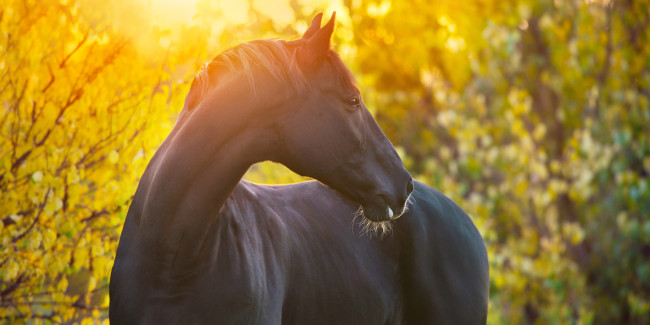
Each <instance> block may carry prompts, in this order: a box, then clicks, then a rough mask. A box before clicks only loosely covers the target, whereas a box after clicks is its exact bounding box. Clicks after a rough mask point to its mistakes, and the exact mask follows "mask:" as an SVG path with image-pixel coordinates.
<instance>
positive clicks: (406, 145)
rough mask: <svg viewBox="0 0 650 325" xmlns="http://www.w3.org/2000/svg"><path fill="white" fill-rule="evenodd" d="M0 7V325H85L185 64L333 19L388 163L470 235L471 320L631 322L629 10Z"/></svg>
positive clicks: (254, 3)
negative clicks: (395, 162)
mask: <svg viewBox="0 0 650 325" xmlns="http://www.w3.org/2000/svg"><path fill="white" fill-rule="evenodd" d="M0 3H2V5H1V6H0V105H2V106H1V107H0V112H1V114H0V323H40V322H44V323H73V322H80V323H83V324H92V323H99V322H107V308H108V304H109V300H108V290H107V288H108V279H109V274H110V269H111V267H112V263H113V258H114V255H115V249H116V246H117V242H118V238H119V234H120V231H121V227H122V224H123V221H124V217H125V215H126V211H127V209H128V206H129V203H130V200H131V197H132V195H133V193H134V192H135V188H136V186H137V183H138V178H139V176H140V175H141V174H142V172H143V170H144V168H145V166H146V164H147V162H148V160H149V159H150V158H151V157H152V155H153V153H154V152H155V150H156V148H157V146H158V145H159V144H160V143H161V142H162V140H163V139H164V138H165V136H166V135H167V133H168V132H169V131H170V129H171V127H172V125H173V123H174V121H175V118H176V117H177V115H178V112H179V111H180V110H181V108H182V106H183V101H184V98H185V95H186V93H187V91H188V88H189V84H190V82H191V80H192V78H193V76H194V74H195V73H196V72H197V71H198V70H199V69H200V67H201V66H202V65H203V64H204V63H206V62H207V61H209V60H211V59H212V57H214V56H215V55H216V54H218V53H219V52H220V51H222V50H224V49H226V48H228V47H231V46H234V45H236V44H239V43H241V42H243V41H247V40H251V39H259V38H281V39H294V38H298V37H300V35H301V33H302V32H304V31H305V30H306V28H307V26H308V24H309V23H310V22H311V18H312V17H313V16H314V14H315V13H316V12H319V11H324V12H325V17H326V18H327V17H329V15H330V14H331V12H332V11H333V10H336V11H337V27H336V30H335V36H334V41H333V43H334V48H335V49H336V51H337V52H339V53H340V54H341V56H342V58H343V60H344V61H345V63H346V64H347V65H348V67H350V69H351V70H352V72H353V74H354V75H355V76H356V77H357V81H358V84H359V87H360V88H361V90H362V94H363V97H364V100H365V102H366V104H367V106H368V107H369V108H370V109H371V111H372V113H373V114H374V116H375V117H376V119H377V121H378V123H379V124H380V126H381V127H382V129H383V130H384V132H385V133H386V135H387V136H388V138H389V139H390V140H391V141H392V142H393V144H394V145H395V146H396V147H397V148H398V152H399V153H400V155H401V156H402V159H403V160H404V162H405V165H406V167H407V168H408V169H409V171H411V173H412V174H414V176H415V177H416V178H418V179H419V180H421V181H423V182H426V183H428V184H430V185H432V186H434V187H437V188H438V189H440V190H441V191H442V192H443V193H445V194H446V195H448V196H450V197H451V198H453V199H454V200H455V201H456V202H458V203H459V205H460V206H461V207H463V209H465V211H467V213H468V214H469V215H470V216H471V217H472V219H473V220H474V222H475V223H476V224H477V226H478V228H479V229H480V231H481V233H482V234H483V236H484V238H485V242H486V245H487V249H488V254H489V258H490V268H491V282H490V314H489V319H488V321H489V323H491V324H533V323H539V324H592V323H594V324H642V323H645V324H648V323H650V179H649V173H650V10H649V9H648V8H650V1H648V0H636V1H635V0H621V1H610V0H552V1H548V0H542V1H538V0H522V1H512V0H506V1H503V0H464V1H457V0H434V1H422V0H410V1H397V0H393V1H391V0H343V1H319V0H304V1H303V0H277V1H264V0H248V1H226V0H194V1H171V0H136V1H130V0H113V1H99V0H60V1H54V0H46V1H36V0H21V1H14V0H0ZM246 178H247V179H248V180H251V181H255V182H259V183H288V182H295V181H300V180H302V178H301V177H299V176H297V175H295V174H293V173H291V172H290V171H288V170H287V169H286V168H284V167H282V166H278V165H274V164H271V163H262V164H257V165H255V166H253V167H252V168H251V170H250V171H249V172H248V174H247V175H246ZM443 262H444V261H443Z"/></svg>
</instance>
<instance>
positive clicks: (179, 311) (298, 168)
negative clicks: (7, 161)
mask: <svg viewBox="0 0 650 325" xmlns="http://www.w3.org/2000/svg"><path fill="white" fill-rule="evenodd" d="M321 17H322V15H321V14H318V15H317V16H316V17H315V18H314V20H313V22H312V24H311V26H310V27H309V28H308V30H307V31H306V32H305V34H304V35H303V37H302V38H301V39H299V40H294V41H278V40H258V41H251V42H247V43H243V44H240V45H239V46H237V47H235V48H232V49H230V50H227V51H225V52H223V53H221V54H219V55H218V56H217V57H215V58H214V60H212V62H210V63H209V64H208V65H207V66H206V67H205V68H204V69H203V70H202V71H201V72H200V73H199V74H198V75H197V76H196V78H195V79H194V81H193V83H192V86H191V88H190V92H189V94H188V96H187V98H186V101H185V106H184V107H183V110H182V111H181V114H180V116H179V118H178V120H177V122H176V125H175V126H174V127H173V129H172V131H171V133H170V134H169V136H168V137H167V139H166V140H165V141H164V142H163V143H162V145H161V146H160V148H159V149H158V151H157V152H156V154H155V155H154V156H153V158H152V159H151V161H150V163H149V165H148V167H147V169H146V170H145V172H144V174H143V175H142V178H141V180H140V184H139V186H138V189H137V191H136V193H135V196H134V198H133V202H132V203H131V206H130V208H129V212H128V214H127V218H126V221H125V224H124V228H123V231H122V235H121V238H120V243H119V246H118V249H117V254H116V258H115V264H114V266H113V270H112V273H111V282H110V299H111V300H110V309H109V317H110V321H111V322H112V323H115V324H140V323H145V324H147V323H150V324H161V323H169V324H189V323H211V324H214V323H216V324H280V323H286V324H482V323H485V322H486V317H487V303H488V282H489V280H488V262H487V254H486V250H485V246H484V244H483V240H482V238H481V235H480V234H479V232H478V231H477V229H476V227H475V226H474V224H473V223H472V221H471V220H470V218H469V217H468V216H467V215H466V214H465V213H464V212H463V211H462V210H461V209H460V208H459V207H458V206H457V205H456V204H455V203H454V202H452V201H451V200H450V199H448V198H447V197H445V196H444V195H443V194H441V193H440V192H438V191H437V190H435V189H433V188H431V187H429V186H426V185H424V184H422V183H419V182H415V183H414V182H413V181H412V179H411V175H410V174H409V173H408V172H407V171H406V170H405V168H404V166H403V164H402V162H401V160H400V158H399V156H398V155H397V153H396V152H395V149H394V148H393V146H392V145H391V143H390V142H389V141H388V140H387V139H386V137H385V136H384V134H383V133H382V131H381V130H380V128H379V127H378V126H377V124H376V122H375V121H374V119H373V118H372V116H371V114H370V113H369V112H368V110H367V109H366V107H365V105H364V103H363V101H362V99H361V96H360V94H359V90H358V89H357V88H356V87H355V85H354V81H353V78H352V76H351V74H350V72H349V70H348V69H347V68H346V67H345V65H344V64H343V62H342V61H341V60H340V59H339V57H338V56H337V54H336V53H335V52H333V51H332V50H331V49H330V38H331V35H332V32H333V28H334V15H333V16H332V19H331V20H330V21H329V22H328V23H327V24H326V25H325V26H323V27H322V28H321V27H320V25H321ZM264 160H271V161H275V162H279V163H282V164H284V165H286V166H287V167H289V168H290V169H292V170H293V171H295V172H297V173H299V174H301V175H306V176H310V177H313V178H314V179H316V180H317V181H312V182H305V183H299V184H293V185H286V186H262V185H257V184H252V183H249V182H246V181H243V180H241V178H242V176H243V175H244V173H245V172H246V170H247V169H248V168H249V167H250V166H251V165H252V164H254V163H256V162H259V161H264ZM355 218H356V219H355ZM355 220H361V221H362V222H357V221H355ZM390 228H392V230H389V229H390ZM364 231H370V232H373V231H378V232H381V234H385V236H381V234H377V235H376V236H373V235H372V234H369V235H364Z"/></svg>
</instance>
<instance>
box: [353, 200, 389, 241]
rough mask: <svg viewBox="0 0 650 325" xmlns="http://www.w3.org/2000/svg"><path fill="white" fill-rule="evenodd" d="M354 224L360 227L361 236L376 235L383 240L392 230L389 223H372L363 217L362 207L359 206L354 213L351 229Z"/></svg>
mask: <svg viewBox="0 0 650 325" xmlns="http://www.w3.org/2000/svg"><path fill="white" fill-rule="evenodd" d="M354 224H357V225H359V226H360V227H361V234H362V235H367V236H369V237H373V236H375V235H378V236H379V238H384V236H386V235H387V234H389V233H390V232H391V231H392V230H393V224H392V223H391V222H390V221H372V220H370V219H368V218H366V217H365V215H364V214H363V206H359V208H358V209H357V211H355V212H354V218H353V219H352V228H353V229H354Z"/></svg>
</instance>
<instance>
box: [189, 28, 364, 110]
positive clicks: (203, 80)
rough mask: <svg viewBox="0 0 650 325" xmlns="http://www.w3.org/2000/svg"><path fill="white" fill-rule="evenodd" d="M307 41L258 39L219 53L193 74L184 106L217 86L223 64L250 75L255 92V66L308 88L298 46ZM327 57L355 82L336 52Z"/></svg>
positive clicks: (297, 87) (344, 77)
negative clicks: (298, 55)
mask: <svg viewBox="0 0 650 325" xmlns="http://www.w3.org/2000/svg"><path fill="white" fill-rule="evenodd" d="M305 42H306V40H304V39H299V40H293V41H282V40H272V39H265V40H255V41H249V42H246V43H242V44H240V45H238V46H236V47H233V48H231V49H228V50H226V51H224V52H222V53H220V54H219V55H217V56H216V57H215V58H214V59H213V60H212V61H211V62H209V63H207V64H205V65H204V66H203V67H202V68H201V70H200V71H199V72H198V73H197V74H196V76H195V77H194V80H193V81H192V85H191V87H190V91H189V93H188V95H187V97H186V99H185V109H187V110H191V109H193V108H194V107H196V106H197V105H198V104H199V102H200V101H201V100H202V99H203V97H204V96H205V95H206V94H207V93H208V92H209V91H210V89H212V88H214V87H215V86H216V84H215V83H214V80H216V79H217V77H218V75H217V74H218V73H219V72H218V70H219V69H220V68H221V69H225V70H226V71H227V72H228V73H235V72H238V73H243V74H245V75H247V76H248V82H249V86H250V88H251V91H252V92H253V93H255V87H256V80H255V75H254V73H253V69H255V68H262V69H265V70H266V71H268V72H269V73H270V74H271V76H272V77H273V78H274V79H275V80H277V81H278V82H281V83H285V84H290V85H291V86H292V87H293V88H294V89H295V90H296V91H297V92H298V93H303V92H304V90H305V89H307V88H308V84H307V80H306V79H305V76H304V75H303V72H302V70H301V69H300V67H299V66H298V60H297V57H296V48H297V47H298V46H301V45H303V44H304V43H305ZM326 59H327V60H328V62H329V63H330V65H331V66H332V67H333V68H334V70H335V73H336V74H337V76H338V78H339V81H340V82H341V83H342V84H343V85H345V86H350V85H354V84H355V81H354V77H353V76H352V73H351V72H350V71H349V70H348V69H347V67H346V66H345V64H344V63H343V61H341V59H340V57H339V56H338V54H337V53H336V52H334V51H332V50H330V51H329V53H328V55H327V57H326Z"/></svg>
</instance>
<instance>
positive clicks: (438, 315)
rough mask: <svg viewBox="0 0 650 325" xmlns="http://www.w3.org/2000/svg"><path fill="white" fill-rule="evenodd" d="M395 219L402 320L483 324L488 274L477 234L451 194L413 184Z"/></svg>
mask: <svg viewBox="0 0 650 325" xmlns="http://www.w3.org/2000/svg"><path fill="white" fill-rule="evenodd" d="M412 195H413V196H414V197H413V199H414V200H415V202H414V204H412V206H410V208H409V209H410V210H409V211H408V212H407V214H406V215H404V216H402V218H400V219H399V220H398V227H399V230H398V231H399V232H400V241H401V242H402V254H401V261H400V264H401V268H402V273H403V274H402V276H403V279H404V284H405V287H404V293H405V299H406V313H405V315H406V317H407V319H406V323H416V324H425V323H426V324H432V323H435V324H484V323H485V322H486V318H487V307H488V291H489V274H488V260H487V252H486V248H485V244H484V242H483V239H482V237H481V235H480V233H479V232H478V230H477V229H476V226H475V225H474V223H473V222H472V220H471V219H470V218H469V216H467V214H466V213H465V212H464V211H463V210H462V209H461V208H460V207H459V206H458V205H457V204H456V203H454V202H453V201H452V200H451V199H449V198H448V197H446V196H445V195H443V194H442V193H440V192H439V191H437V190H436V189H434V188H431V187H429V186H427V185H424V184H422V183H416V185H415V191H414V192H413V194H412Z"/></svg>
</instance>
